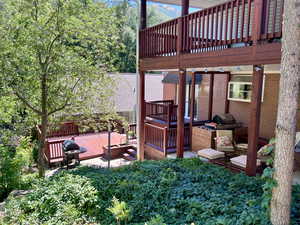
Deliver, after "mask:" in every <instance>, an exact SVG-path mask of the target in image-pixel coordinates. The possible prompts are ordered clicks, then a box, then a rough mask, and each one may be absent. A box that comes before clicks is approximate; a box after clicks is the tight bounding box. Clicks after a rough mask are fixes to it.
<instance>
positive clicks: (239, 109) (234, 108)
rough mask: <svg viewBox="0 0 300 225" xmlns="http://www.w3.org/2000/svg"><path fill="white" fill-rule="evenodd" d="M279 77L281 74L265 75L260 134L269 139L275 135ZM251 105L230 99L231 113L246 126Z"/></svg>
mask: <svg viewBox="0 0 300 225" xmlns="http://www.w3.org/2000/svg"><path fill="white" fill-rule="evenodd" d="M279 79H280V75H279V74H266V75H265V84H264V85H265V86H264V95H263V102H262V103H261V117H260V136H261V137H264V138H268V139H269V138H271V137H274V135H275V133H274V131H275V125H276V116H277V105H278V102H277V101H278V94H279ZM250 107H251V104H250V103H247V102H238V101H229V113H231V114H232V115H233V116H234V117H235V118H236V120H237V121H239V122H242V123H243V124H244V125H245V126H248V124H249V119H250V110H251V108H250Z"/></svg>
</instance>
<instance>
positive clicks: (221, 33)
mask: <svg viewBox="0 0 300 225" xmlns="http://www.w3.org/2000/svg"><path fill="white" fill-rule="evenodd" d="M223 17H224V4H222V5H221V21H220V24H221V27H220V40H219V42H218V45H222V42H223V26H224V24H223V23H224V22H223Z"/></svg>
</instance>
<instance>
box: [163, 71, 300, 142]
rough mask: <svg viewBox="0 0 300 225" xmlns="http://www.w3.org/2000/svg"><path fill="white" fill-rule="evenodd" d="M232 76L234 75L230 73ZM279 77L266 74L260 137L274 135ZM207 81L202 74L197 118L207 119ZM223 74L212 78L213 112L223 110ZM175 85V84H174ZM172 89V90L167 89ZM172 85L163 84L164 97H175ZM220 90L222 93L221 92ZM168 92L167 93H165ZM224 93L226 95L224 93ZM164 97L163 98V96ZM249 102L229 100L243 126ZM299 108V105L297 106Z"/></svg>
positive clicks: (247, 119) (229, 107)
mask: <svg viewBox="0 0 300 225" xmlns="http://www.w3.org/2000/svg"><path fill="white" fill-rule="evenodd" d="M248 75H249V74H248ZM231 76H234V75H231ZM279 79H280V75H279V74H278V73H277V74H275V73H273V74H266V75H265V84H264V96H263V102H262V103H261V104H262V105H261V120H260V137H263V138H268V139H269V138H272V137H274V136H275V133H274V132H275V126H276V117H277V106H278V94H279ZM209 81H210V75H209V74H207V75H203V80H202V82H201V85H200V88H199V114H200V115H199V118H198V119H199V120H207V119H208V105H209ZM224 81H225V75H224V76H222V75H215V79H214V83H215V85H214V97H213V113H212V116H214V115H215V114H217V113H224V112H225V96H226V95H227V93H226V86H225V85H222V84H224V83H225V82H224ZM174 86H175V85H174ZM169 89H172V90H169ZM174 89H175V88H174V87H173V86H170V85H166V84H164V97H165V96H167V97H168V99H170V98H174V99H175V98H176V92H175V91H174ZM175 90H176V89H175ZM221 92H222V93H221ZM165 93H168V95H165ZM224 93H226V95H224ZM164 99H165V98H164ZM250 107H251V104H250V103H247V102H239V101H229V105H228V111H229V113H231V114H232V115H233V116H234V117H235V118H236V120H237V121H238V122H242V123H243V124H244V126H248V124H249V119H250V110H251V108H250ZM299 109H300V107H299ZM297 130H298V131H300V110H299V113H298V122H297Z"/></svg>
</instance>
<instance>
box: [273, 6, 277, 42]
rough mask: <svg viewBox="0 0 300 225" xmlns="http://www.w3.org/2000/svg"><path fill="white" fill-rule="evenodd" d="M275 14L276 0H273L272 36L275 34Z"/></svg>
mask: <svg viewBox="0 0 300 225" xmlns="http://www.w3.org/2000/svg"><path fill="white" fill-rule="evenodd" d="M276 15H277V0H274V8H273V21H272V37H274V36H275V28H276Z"/></svg>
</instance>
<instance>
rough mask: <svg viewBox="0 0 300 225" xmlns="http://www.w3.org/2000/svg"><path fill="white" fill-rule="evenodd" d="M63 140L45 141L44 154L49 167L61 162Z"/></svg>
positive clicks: (63, 156) (62, 157) (62, 160)
mask: <svg viewBox="0 0 300 225" xmlns="http://www.w3.org/2000/svg"><path fill="white" fill-rule="evenodd" d="M63 142H64V140H58V141H47V142H46V146H45V151H44V154H45V157H46V159H47V162H48V165H49V167H51V166H52V165H53V164H56V163H60V164H62V163H63V162H64V158H65V154H64V152H63V150H62V144H63Z"/></svg>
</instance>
